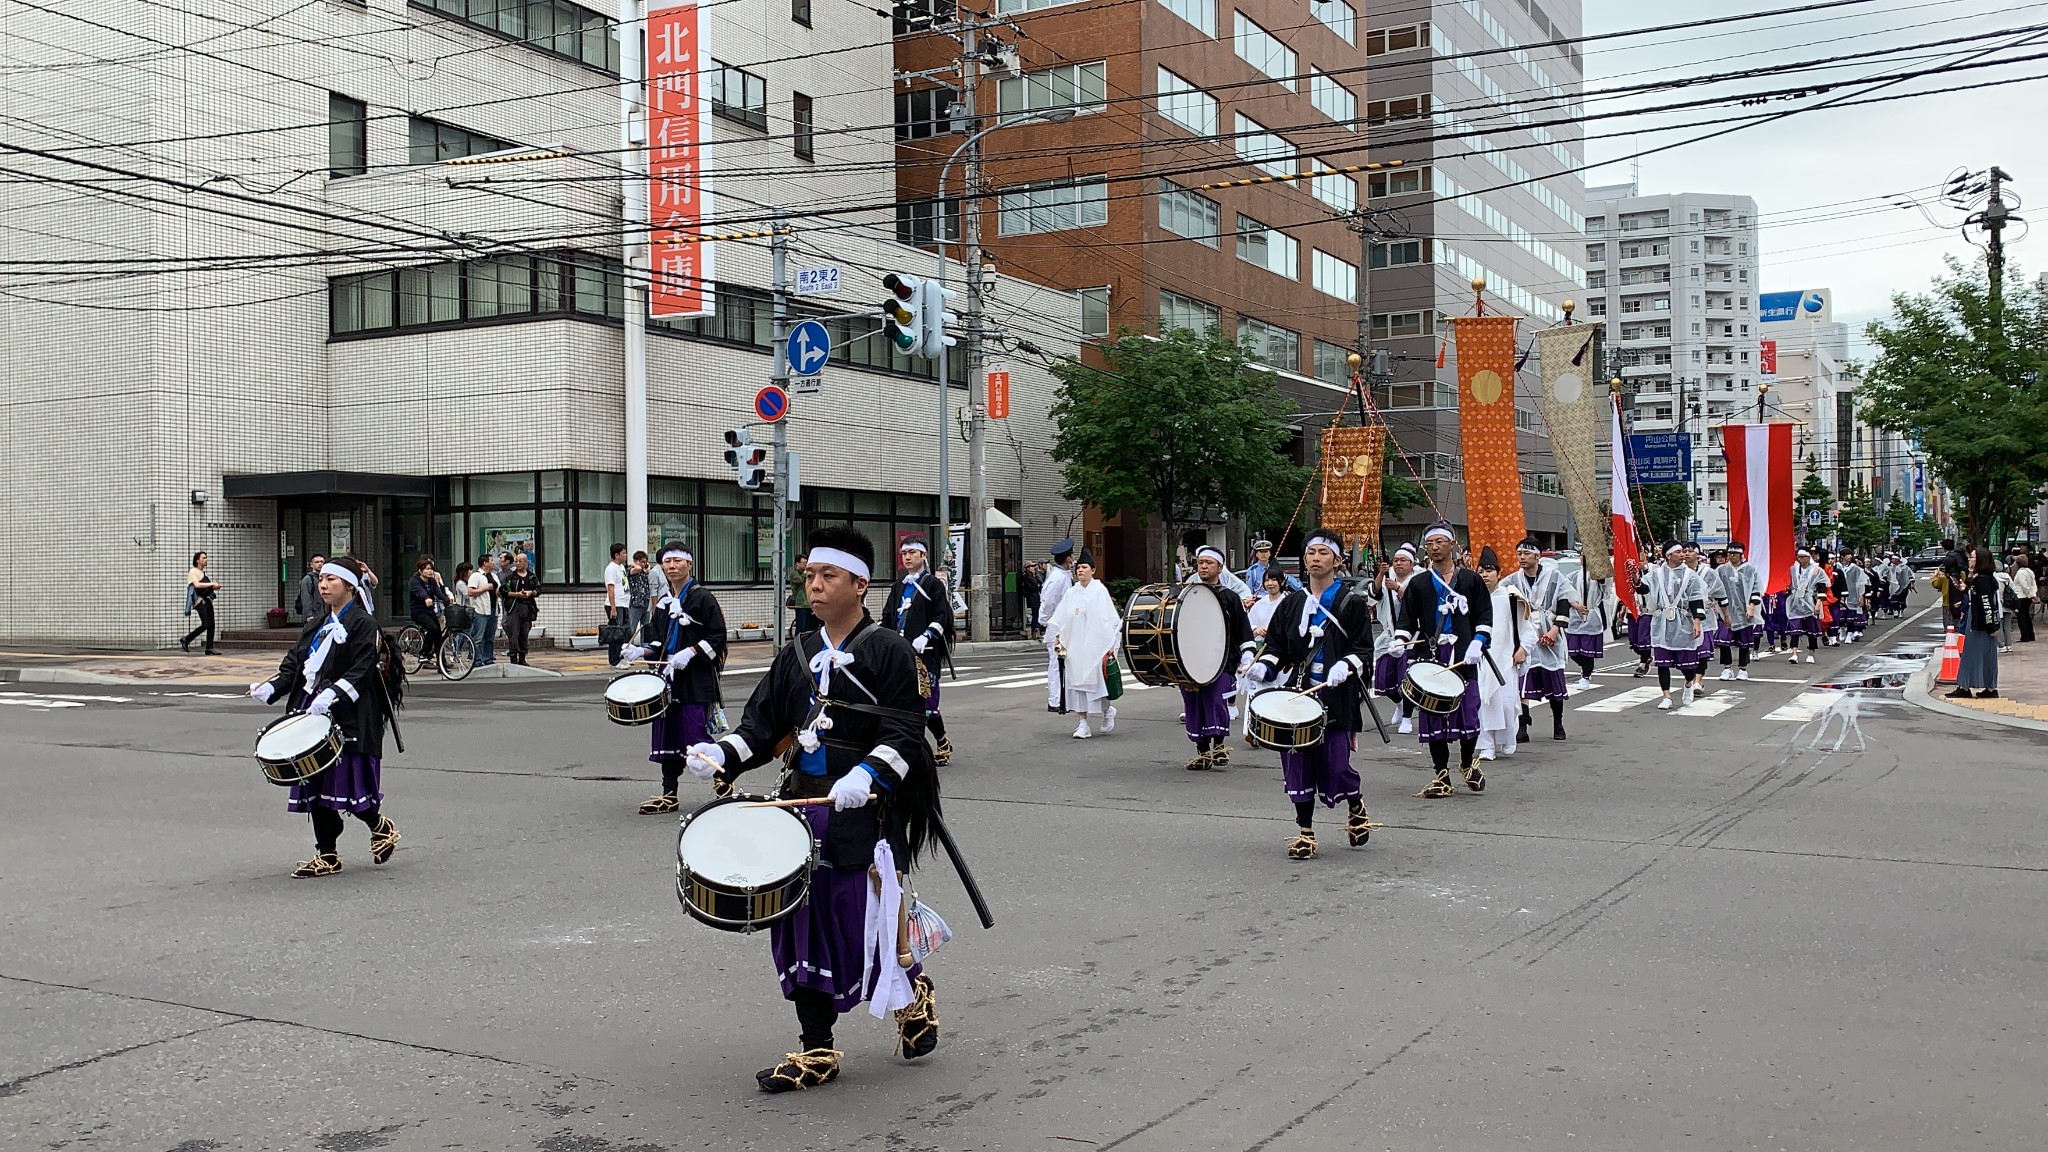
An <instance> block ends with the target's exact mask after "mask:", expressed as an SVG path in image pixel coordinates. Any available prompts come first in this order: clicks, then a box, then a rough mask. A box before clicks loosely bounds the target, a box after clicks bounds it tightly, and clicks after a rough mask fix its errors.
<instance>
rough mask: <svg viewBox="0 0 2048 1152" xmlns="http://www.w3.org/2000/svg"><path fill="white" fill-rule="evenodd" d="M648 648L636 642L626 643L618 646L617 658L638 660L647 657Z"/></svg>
mask: <svg viewBox="0 0 2048 1152" xmlns="http://www.w3.org/2000/svg"><path fill="white" fill-rule="evenodd" d="M647 652H648V650H647V649H645V648H642V647H641V646H640V645H638V644H626V645H622V646H621V647H620V648H619V659H621V660H626V661H632V662H638V661H641V660H645V659H647Z"/></svg>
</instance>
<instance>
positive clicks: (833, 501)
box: [805, 488, 938, 512]
mask: <svg viewBox="0 0 2048 1152" xmlns="http://www.w3.org/2000/svg"><path fill="white" fill-rule="evenodd" d="M805 496H806V497H807V500H806V503H808V504H810V506H811V508H812V509H813V510H815V511H818V512H850V511H852V510H853V493H851V492H848V491H847V490H846V489H844V488H814V489H811V490H810V491H809V492H806V493H805ZM932 507H934V508H936V507H938V502H937V501H936V500H934V501H933V503H932Z"/></svg>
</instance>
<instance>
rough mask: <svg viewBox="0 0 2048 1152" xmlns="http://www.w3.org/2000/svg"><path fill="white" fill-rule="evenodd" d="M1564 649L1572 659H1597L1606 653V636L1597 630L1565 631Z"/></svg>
mask: <svg viewBox="0 0 2048 1152" xmlns="http://www.w3.org/2000/svg"><path fill="white" fill-rule="evenodd" d="M1564 650H1565V654H1566V655H1567V656H1570V657H1572V658H1573V659H1577V660H1598V659H1600V658H1601V657H1603V656H1605V655H1607V638H1606V637H1605V636H1602V635H1601V634H1600V633H1598V632H1567V633H1565V634H1564Z"/></svg>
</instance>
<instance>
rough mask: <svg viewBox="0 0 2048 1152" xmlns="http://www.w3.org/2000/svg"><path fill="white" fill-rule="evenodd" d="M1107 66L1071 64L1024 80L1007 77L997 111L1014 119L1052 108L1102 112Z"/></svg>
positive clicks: (998, 92) (1028, 75) (1000, 87)
mask: <svg viewBox="0 0 2048 1152" xmlns="http://www.w3.org/2000/svg"><path fill="white" fill-rule="evenodd" d="M1103 67H1104V63H1103V61H1101V60H1097V61H1095V62H1094V63H1092V64H1067V65H1063V66H1061V67H1058V68H1047V69H1045V70H1044V71H1042V72H1027V73H1025V74H1024V75H1022V76H1005V77H1003V78H1002V80H1000V81H998V82H997V84H996V111H997V113H998V114H1000V115H1004V116H1010V115H1015V114H1017V113H1022V112H1039V111H1043V110H1046V109H1049V108H1072V109H1073V110H1074V111H1075V112H1077V113H1083V114H1085V113H1089V112H1100V111H1102V107H1103V99H1104V96H1105V92H1104V88H1105V84H1104V79H1103Z"/></svg>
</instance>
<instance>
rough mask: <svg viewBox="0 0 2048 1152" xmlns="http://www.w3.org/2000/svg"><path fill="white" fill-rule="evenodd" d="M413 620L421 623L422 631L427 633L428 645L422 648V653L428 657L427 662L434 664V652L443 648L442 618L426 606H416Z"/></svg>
mask: <svg viewBox="0 0 2048 1152" xmlns="http://www.w3.org/2000/svg"><path fill="white" fill-rule="evenodd" d="M412 622H413V623H415V624H417V625H419V626H420V631H422V632H424V633H426V634H427V641H426V644H427V646H426V647H425V648H422V649H420V655H421V656H423V657H425V658H426V661H427V663H429V664H432V663H433V662H434V653H436V652H439V651H440V650H441V618H440V617H439V616H436V615H434V614H433V613H432V612H429V611H427V610H426V609H425V608H415V609H413V610H412Z"/></svg>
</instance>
